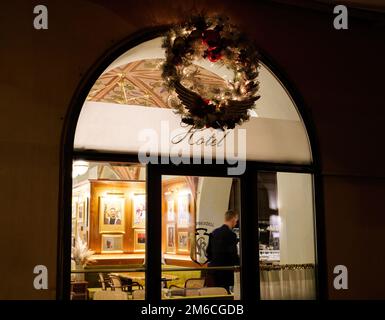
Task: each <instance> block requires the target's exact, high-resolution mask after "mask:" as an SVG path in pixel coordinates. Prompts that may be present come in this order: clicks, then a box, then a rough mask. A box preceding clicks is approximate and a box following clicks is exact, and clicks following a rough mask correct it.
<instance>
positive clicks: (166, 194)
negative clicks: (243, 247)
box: [162, 176, 240, 299]
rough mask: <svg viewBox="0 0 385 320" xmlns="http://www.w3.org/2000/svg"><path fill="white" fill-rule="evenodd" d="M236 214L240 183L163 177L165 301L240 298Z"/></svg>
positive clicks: (236, 181)
mask: <svg viewBox="0 0 385 320" xmlns="http://www.w3.org/2000/svg"><path fill="white" fill-rule="evenodd" d="M229 210H230V211H229ZM226 212H227V216H225V213H226ZM239 213H240V197H239V180H238V179H233V178H222V177H221V178H216V177H186V176H163V177H162V298H163V299H189V298H193V299H194V298H197V299H204V298H207V299H234V297H235V298H239V272H234V269H235V268H234V266H238V265H239V256H238V252H239V245H238V241H239V240H238V239H239V229H238V228H235V227H237V226H238V225H237V220H238V217H239ZM209 259H210V260H211V261H209ZM234 279H236V280H237V281H238V282H237V281H236V282H237V283H236V284H235V283H234ZM235 291H236V292H235Z"/></svg>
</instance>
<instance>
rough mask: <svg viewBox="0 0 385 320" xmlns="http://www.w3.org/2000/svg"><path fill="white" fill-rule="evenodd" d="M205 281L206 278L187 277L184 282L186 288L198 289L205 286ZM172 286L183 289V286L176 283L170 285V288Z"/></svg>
mask: <svg viewBox="0 0 385 320" xmlns="http://www.w3.org/2000/svg"><path fill="white" fill-rule="evenodd" d="M205 281H206V279H205V278H190V279H187V280H186V281H185V283H184V287H183V288H184V289H197V288H203V287H204V286H205ZM171 288H179V289H183V288H182V287H179V286H177V285H174V284H172V285H171V286H170V289H171Z"/></svg>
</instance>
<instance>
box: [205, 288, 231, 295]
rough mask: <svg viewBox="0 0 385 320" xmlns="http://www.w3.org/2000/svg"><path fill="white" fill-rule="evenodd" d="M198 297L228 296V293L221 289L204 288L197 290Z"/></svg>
mask: <svg viewBox="0 0 385 320" xmlns="http://www.w3.org/2000/svg"><path fill="white" fill-rule="evenodd" d="M199 295H200V296H221V295H228V292H227V290H226V289H225V288H222V287H205V288H201V289H199Z"/></svg>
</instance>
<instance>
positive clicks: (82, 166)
mask: <svg viewBox="0 0 385 320" xmlns="http://www.w3.org/2000/svg"><path fill="white" fill-rule="evenodd" d="M87 171H88V162H87V161H82V160H77V161H74V162H73V165H72V178H76V177H78V176H81V175H83V174H85V173H86V172H87Z"/></svg>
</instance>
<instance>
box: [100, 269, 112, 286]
mask: <svg viewBox="0 0 385 320" xmlns="http://www.w3.org/2000/svg"><path fill="white" fill-rule="evenodd" d="M99 283H100V285H101V286H102V290H107V288H111V280H110V278H109V277H108V275H104V274H103V273H101V272H99Z"/></svg>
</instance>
